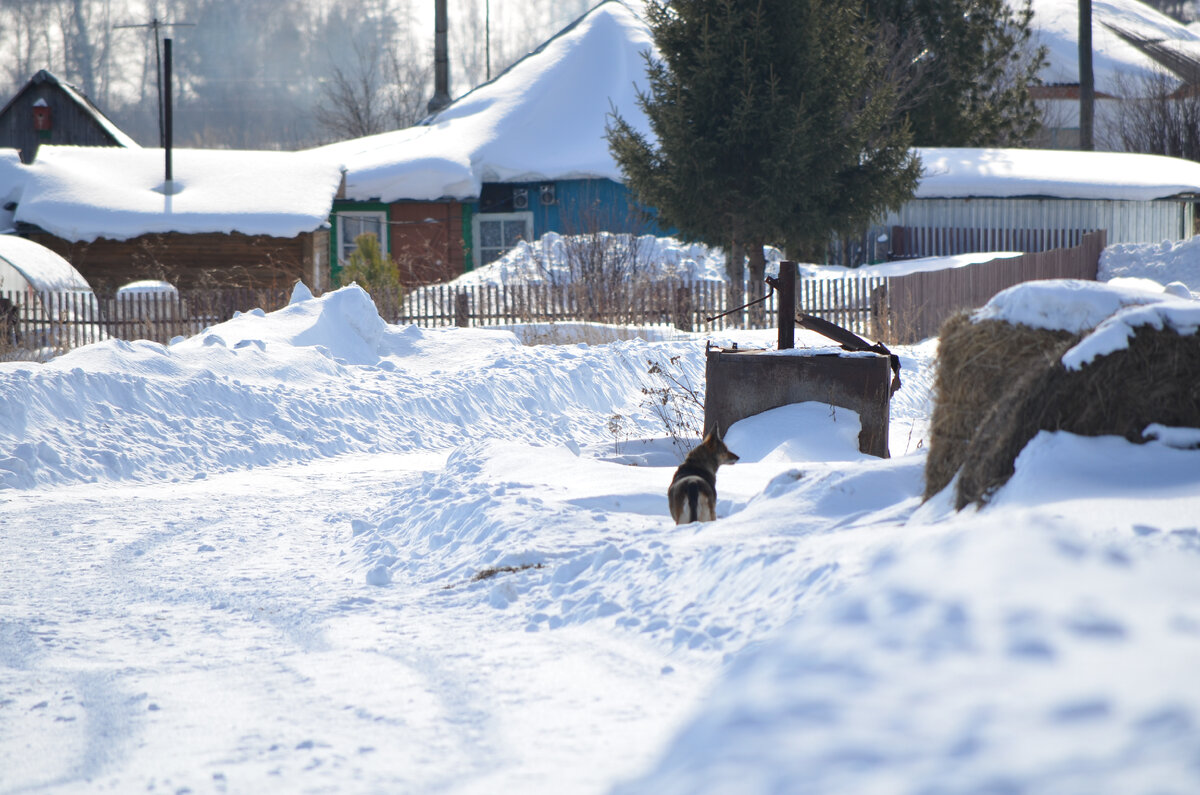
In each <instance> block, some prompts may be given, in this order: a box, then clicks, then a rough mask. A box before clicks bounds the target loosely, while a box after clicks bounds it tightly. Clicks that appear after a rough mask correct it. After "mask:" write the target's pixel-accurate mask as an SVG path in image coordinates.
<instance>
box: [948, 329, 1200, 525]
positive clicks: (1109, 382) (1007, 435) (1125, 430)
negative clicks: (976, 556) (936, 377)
mask: <svg viewBox="0 0 1200 795" xmlns="http://www.w3.org/2000/svg"><path fill="white" fill-rule="evenodd" d="M1151 423H1161V424H1163V425H1167V426H1173V427H1191V428H1197V427H1200V336H1198V335H1196V334H1191V335H1187V336H1184V335H1180V334H1178V333H1176V332H1175V331H1173V330H1170V329H1155V328H1153V327H1150V326H1142V327H1140V328H1138V329H1137V330H1136V332H1135V333H1134V336H1133V338H1132V339H1131V340H1130V342H1129V346H1128V348H1125V349H1122V350H1118V351H1114V352H1113V353H1110V354H1108V355H1106V356H1102V357H1099V358H1097V359H1096V360H1094V361H1093V362H1091V363H1090V364H1088V365H1085V366H1083V367H1081V368H1080V369H1079V370H1068V369H1067V368H1066V367H1064V366H1063V365H1062V363H1061V362H1060V361H1058V360H1057V358H1055V360H1054V361H1052V362H1050V363H1048V364H1042V365H1041V366H1034V367H1030V368H1029V369H1028V372H1027V373H1026V375H1025V376H1024V377H1023V378H1022V379H1020V381H1019V382H1018V383H1017V384H1016V385H1014V388H1013V389H1012V390H1010V391H1009V392H1008V393H1007V394H1005V395H1004V396H1002V397H1001V398H1000V399H999V400H996V401H994V404H993V406H992V407H991V408H990V409H989V411H988V413H987V416H985V417H984V418H983V420H982V422H980V424H979V427H978V429H977V431H976V433H975V435H974V437H973V438H972V439H971V441H970V443H969V444H968V445H967V448H966V450H965V454H964V461H963V466H962V472H961V474H960V476H959V481H958V486H957V492H956V495H955V496H956V502H957V507H958V508H959V509H962V508H964V507H966V506H967V505H969V504H971V503H983V502H985V501H986V500H987V499H988V497H989V496H990V495H991V494H992V493H994V492H995V491H996V489H998V488H1000V487H1001V486H1003V485H1004V484H1005V483H1006V482H1007V481H1008V479H1009V478H1010V477H1011V476H1012V474H1013V464H1014V462H1015V460H1016V457H1017V455H1018V454H1019V453H1020V452H1021V450H1022V449H1023V448H1024V447H1025V445H1026V444H1027V443H1028V442H1029V440H1030V439H1032V438H1033V437H1034V436H1035V435H1037V433H1038V432H1039V431H1058V430H1062V431H1068V432H1070V433H1075V434H1079V435H1082V436H1101V435H1118V436H1124V437H1125V438H1126V439H1128V440H1130V441H1131V442H1139V443H1140V442H1144V441H1146V440H1145V438H1144V437H1143V435H1142V432H1143V431H1144V430H1145V428H1146V426H1147V425H1150V424H1151Z"/></svg>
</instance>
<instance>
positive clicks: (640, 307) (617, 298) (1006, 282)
mask: <svg viewBox="0 0 1200 795" xmlns="http://www.w3.org/2000/svg"><path fill="white" fill-rule="evenodd" d="M1105 240H1106V236H1105V233H1104V232H1095V233H1090V234H1087V235H1084V236H1083V239H1082V240H1081V242H1080V245H1078V246H1075V247H1073V248H1064V249H1055V250H1052V251H1047V252H1040V253H1034V254H1026V255H1023V256H1021V257H1011V258H1001V259H996V260H992V261H990V262H986V263H981V264H977V265H970V266H965V267H961V268H953V269H948V270H941V271H933V272H928V273H913V274H909V275H906V276H894V277H888V278H884V277H879V276H848V277H845V278H800V279H798V280H797V282H796V308H797V310H798V311H800V312H804V313H806V314H810V315H815V316H817V317H820V318H823V319H825V320H829V321H831V322H833V323H836V324H837V325H839V326H842V327H843V328H846V329H849V330H850V331H853V332H854V333H856V334H858V335H860V336H862V337H866V338H868V339H874V340H881V341H885V342H888V343H895V342H900V343H904V342H915V341H918V340H920V339H924V338H926V337H929V336H932V335H935V334H936V333H937V330H938V328H939V327H940V325H941V323H942V322H943V321H944V320H945V319H946V318H947V317H949V316H950V314H952V313H953V312H955V311H958V310H960V309H964V308H970V307H975V306H981V305H982V304H983V303H985V302H986V301H987V300H988V299H989V298H991V296H992V295H994V294H995V293H997V292H999V291H1000V290H1003V289H1004V288H1006V287H1009V286H1011V285H1014V284H1017V283H1019V282H1024V281H1032V280H1036V279H1060V278H1073V279H1095V278H1096V270H1097V264H1098V261H1099V258H1100V253H1101V252H1102V251H1103V249H1104V245H1105ZM290 296H291V291H290V290H288V289H209V290H184V291H180V292H179V293H178V294H177V295H176V294H170V295H162V294H153V293H141V294H134V295H132V296H126V297H122V298H121V299H115V298H108V299H102V300H97V299H96V298H95V297H94V296H93V295H92V294H91V293H89V292H66V293H37V292H32V291H23V292H11V291H9V292H3V291H0V354H3V357H4V358H21V357H22V356H23V355H27V356H28V357H30V358H46V357H47V356H48V355H53V354H56V353H61V352H63V351H66V350H70V349H71V348H75V347H78V346H80V345H84V344H87V343H90V342H95V341H98V340H103V339H108V338H117V339H123V340H135V339H146V340H153V341H155V342H159V343H164V344H165V343H168V342H169V341H170V340H171V339H173V338H175V337H178V336H192V335H195V334H198V333H200V332H201V331H203V330H204V329H205V328H207V327H209V326H212V325H215V324H217V323H220V322H223V321H225V320H229V319H230V318H232V317H234V316H235V315H237V314H238V313H243V312H250V311H254V310H261V311H263V312H272V311H275V310H277V309H280V308H282V307H283V306H285V305H286V304H287V302H288V300H289V299H290ZM372 298H373V300H374V302H375V305H376V308H377V310H378V312H379V315H380V316H381V317H382V318H383V319H384V320H386V321H387V322H389V323H393V324H416V325H420V326H426V327H438V326H505V325H512V324H518V323H555V322H563V321H584V322H593V323H606V324H617V325H623V326H669V327H673V328H676V329H679V330H681V331H696V332H715V331H722V330H725V329H730V328H776V327H777V326H778V307H777V296H776V295H775V294H774V293H771V294H769V295H768V296H767V298H766V300H765V301H763V302H762V303H761V304H759V305H756V306H751V307H739V306H737V305H735V304H733V303H731V301H730V297H729V295H728V292H727V290H726V287H725V285H724V284H719V283H713V282H695V283H690V284H684V283H671V282H654V283H640V284H639V283H626V282H615V283H609V284H603V285H599V286H597V285H586V284H575V285H517V286H496V285H471V286H452V285H448V284H440V285H430V286H426V287H420V288H416V289H413V290H410V291H398V290H393V291H387V290H384V291H377V292H376V293H375V294H374V295H373V296H372Z"/></svg>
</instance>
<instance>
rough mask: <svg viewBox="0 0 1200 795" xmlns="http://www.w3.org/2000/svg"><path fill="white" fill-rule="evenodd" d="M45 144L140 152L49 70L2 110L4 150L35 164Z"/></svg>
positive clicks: (0, 143)
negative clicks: (10, 150) (40, 148)
mask: <svg viewBox="0 0 1200 795" xmlns="http://www.w3.org/2000/svg"><path fill="white" fill-rule="evenodd" d="M43 144H74V145H78V146H121V147H125V148H128V149H137V148H138V144H137V142H136V141H134V140H133V139H132V138H130V137H129V136H128V135H126V134H125V133H123V132H122V131H121V130H120V129H119V128H118V127H117V125H115V124H113V123H112V121H111V120H110V119H109V118H108V117H107V116H105V115H104V114H103V113H101V112H100V109H99V108H97V107H96V106H95V105H93V104H92V102H91V100H89V99H88V98H87V97H86V96H85V95H84V94H83V92H82V91H80V90H79V89H77V88H75V87H74V86H72V85H71V84H69V83H65V82H63V81H62V80H59V79H58V78H57V77H55V76H54V75H53V74H52V73H51V72H48V71H46V70H45V69H42V70H41V71H39V72H38V73H37V74H35V75H34V76H33V77H32V78H31V79H30V81H29V82H28V83H26V84H25V86H24V87H23V88H22V89H21V90H20V91H18V92H17V93H16V95H15V96H14V97H13V98H12V99H10V100H9V101H8V104H7V105H5V106H4V108H3V110H0V148H10V149H16V150H18V151H19V152H20V153H21V160H22V162H24V163H32V162H33V160H34V157H36V156H37V151H38V147H39V146H41V145H43Z"/></svg>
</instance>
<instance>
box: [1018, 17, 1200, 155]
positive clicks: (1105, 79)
mask: <svg viewBox="0 0 1200 795" xmlns="http://www.w3.org/2000/svg"><path fill="white" fill-rule="evenodd" d="M1033 12H1034V15H1033V21H1032V27H1033V31H1034V32H1033V41H1032V43H1033V44H1034V45H1039V44H1040V45H1044V46H1045V47H1046V53H1047V57H1046V61H1047V63H1046V66H1045V67H1044V68H1043V69H1042V70H1041V72H1040V73H1039V77H1040V78H1041V81H1042V85H1040V86H1033V87H1032V88H1031V93H1032V95H1033V98H1034V100H1035V101H1036V102H1037V104H1038V106H1039V107H1040V108H1041V110H1042V114H1043V129H1042V130H1041V132H1040V133H1039V134H1038V137H1036V138H1035V139H1034V140H1033V141H1031V142H1030V144H1031V145H1032V146H1036V147H1040V148H1047V149H1078V148H1079V94H1080V88H1079V3H1078V0H1033ZM1092 72H1093V82H1094V86H1095V97H1096V102H1095V119H1094V123H1093V130H1094V138H1095V145H1096V148H1097V149H1121V148H1123V147H1122V145H1121V142H1120V140H1119V136H1118V135H1117V132H1116V120H1117V114H1118V105H1119V103H1120V101H1121V100H1122V98H1129V97H1136V96H1138V95H1139V94H1140V93H1141V92H1144V91H1145V90H1146V89H1147V87H1148V85H1149V83H1150V82H1151V81H1154V80H1155V79H1156V75H1160V76H1162V78H1165V79H1166V80H1167V81H1169V82H1172V83H1173V84H1174V85H1175V86H1176V87H1183V86H1190V85H1196V84H1197V83H1198V82H1200V33H1198V32H1197V31H1195V30H1193V29H1192V28H1189V27H1188V26H1186V25H1183V24H1181V23H1179V22H1176V21H1175V20H1174V19H1172V18H1170V17H1169V16H1167V15H1166V14H1163V13H1161V12H1159V11H1157V10H1155V9H1154V8H1151V7H1150V6H1148V5H1146V4H1145V3H1141V2H1138V0H1105V2H1103V3H1094V4H1092Z"/></svg>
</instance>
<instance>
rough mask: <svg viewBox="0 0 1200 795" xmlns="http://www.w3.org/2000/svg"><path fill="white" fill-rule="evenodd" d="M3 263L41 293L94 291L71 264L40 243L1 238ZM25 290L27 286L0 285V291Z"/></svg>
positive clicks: (19, 238) (7, 237) (0, 251)
mask: <svg viewBox="0 0 1200 795" xmlns="http://www.w3.org/2000/svg"><path fill="white" fill-rule="evenodd" d="M0 262H2V263H4V264H6V265H8V266H9V267H11V268H13V269H14V270H16V271H17V273H19V274H20V275H21V276H23V277H25V281H27V282H29V286H30V287H32V288H33V289H34V290H37V291H39V292H69V291H73V290H86V291H87V292H91V290H92V288H91V286H90V285H88V283H87V279H85V278H83V275H82V274H80V272H79V271H77V270H75V267H74V266H73V265H71V263H69V262H67V261H66V260H65V259H63V258H62V257H60V256H59V255H58V254H55V253H54V252H53V251H51V250H50V249H48V248H46V247H45V246H43V245H41V244H40V243H34V242H33V241H32V240H26V239H25V238H23V237H17V236H16V235H0ZM0 272H2V271H0ZM24 288H25V285H11V284H0V290H21V289H24Z"/></svg>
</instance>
